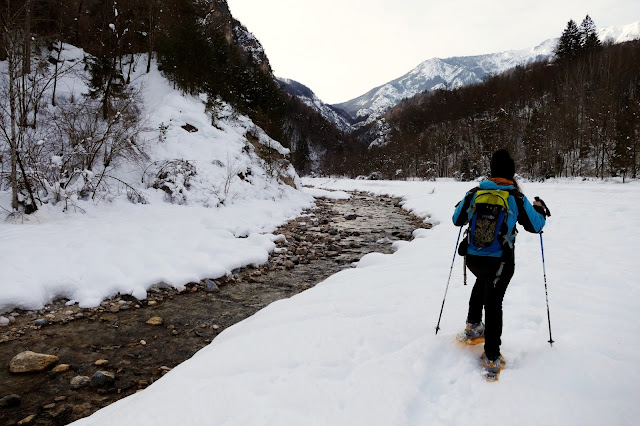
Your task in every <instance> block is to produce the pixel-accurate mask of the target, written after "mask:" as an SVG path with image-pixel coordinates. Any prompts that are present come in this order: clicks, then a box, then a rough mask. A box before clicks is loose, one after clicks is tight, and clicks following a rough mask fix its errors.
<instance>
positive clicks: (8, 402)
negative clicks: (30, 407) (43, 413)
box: [0, 393, 22, 408]
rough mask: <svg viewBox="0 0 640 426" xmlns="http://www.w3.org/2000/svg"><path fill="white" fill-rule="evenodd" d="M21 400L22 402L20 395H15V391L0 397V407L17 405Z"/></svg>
mask: <svg viewBox="0 0 640 426" xmlns="http://www.w3.org/2000/svg"><path fill="white" fill-rule="evenodd" d="M21 402H22V399H21V398H20V395H16V394H15V393H12V394H10V395H7V396H3V397H2V398H0V408H11V407H17V406H18V405H20V403H21Z"/></svg>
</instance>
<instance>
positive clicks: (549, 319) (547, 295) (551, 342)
mask: <svg viewBox="0 0 640 426" xmlns="http://www.w3.org/2000/svg"><path fill="white" fill-rule="evenodd" d="M540 252H541V253H542V273H543V275H544V294H545V296H546V298H547V320H548V321H549V344H550V345H551V347H553V338H552V337H551V315H550V314H549V292H548V290H547V270H546V267H545V265H544V244H543V243H542V231H540Z"/></svg>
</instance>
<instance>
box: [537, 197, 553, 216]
mask: <svg viewBox="0 0 640 426" xmlns="http://www.w3.org/2000/svg"><path fill="white" fill-rule="evenodd" d="M535 200H536V201H537V202H539V203H540V204H542V205H541V206H535V205H534V206H533V208H534V209H535V211H537V212H538V213H540V214H541V215H543V216H544V217H547V216H551V210H549V208H548V207H547V205H546V204H545V202H544V201H543V200H542V198H540V197H535Z"/></svg>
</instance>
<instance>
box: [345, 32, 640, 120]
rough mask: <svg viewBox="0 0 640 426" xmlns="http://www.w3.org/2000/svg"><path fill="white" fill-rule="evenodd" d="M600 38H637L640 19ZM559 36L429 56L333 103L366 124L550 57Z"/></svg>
mask: <svg viewBox="0 0 640 426" xmlns="http://www.w3.org/2000/svg"><path fill="white" fill-rule="evenodd" d="M598 36H599V38H600V40H602V41H607V40H612V41H613V42H615V43H621V42H623V41H628V40H633V39H636V38H638V37H640V21H638V22H636V23H633V24H630V25H625V26H621V27H605V28H601V29H600V30H599V31H598ZM557 41H558V39H557V38H554V39H549V40H546V41H544V42H543V43H541V44H539V45H538V46H536V47H534V48H530V49H522V50H509V51H505V52H500V53H490V54H486V55H477V56H463V57H451V58H446V59H440V58H433V59H428V60H426V61H424V62H422V63H421V64H420V65H418V66H417V67H416V68H414V69H413V70H411V71H410V72H408V73H407V74H405V75H403V76H402V77H399V78H397V79H395V80H392V81H390V82H388V83H386V84H384V85H382V86H379V87H376V88H374V89H372V90H370V91H369V92H367V93H365V94H364V95H362V96H359V97H357V98H355V99H352V100H350V101H347V102H343V103H340V104H336V105H334V106H335V107H337V108H340V109H342V110H344V111H346V112H347V113H348V114H349V115H350V116H351V117H352V118H353V119H354V120H356V121H358V126H361V125H363V124H368V123H370V122H372V121H374V120H375V119H376V118H378V117H379V116H380V115H382V114H383V113H384V112H385V111H386V110H388V109H389V108H391V107H393V106H395V105H396V104H398V103H399V102H400V101H401V100H402V99H405V98H410V97H412V96H414V95H416V94H418V93H421V92H424V91H431V90H437V89H455V88H458V87H461V86H465V85H467V84H473V83H479V82H481V81H482V80H483V79H485V78H486V77H487V76H489V75H492V74H500V73H502V72H504V71H506V70H508V69H510V68H513V67H515V66H516V65H526V64H529V63H531V62H535V61H540V60H545V59H549V58H551V56H552V55H553V50H554V48H555V46H556V44H557Z"/></svg>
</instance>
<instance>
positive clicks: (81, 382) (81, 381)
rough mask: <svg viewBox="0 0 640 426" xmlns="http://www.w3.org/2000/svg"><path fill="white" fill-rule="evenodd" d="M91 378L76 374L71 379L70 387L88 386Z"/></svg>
mask: <svg viewBox="0 0 640 426" xmlns="http://www.w3.org/2000/svg"><path fill="white" fill-rule="evenodd" d="M90 383H91V379H90V378H89V377H87V376H76V377H74V378H73V379H71V389H80V388H84V387H86V386H89V384H90Z"/></svg>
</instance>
